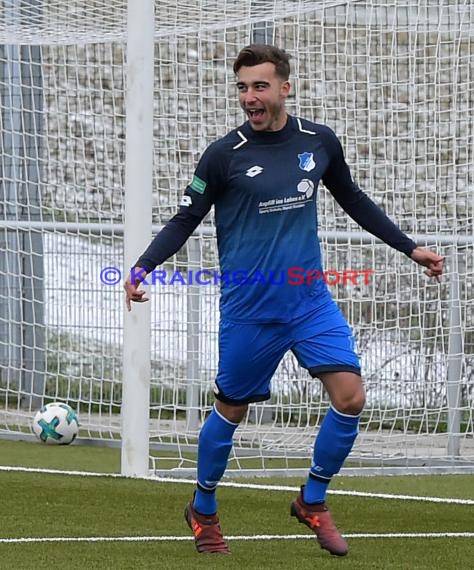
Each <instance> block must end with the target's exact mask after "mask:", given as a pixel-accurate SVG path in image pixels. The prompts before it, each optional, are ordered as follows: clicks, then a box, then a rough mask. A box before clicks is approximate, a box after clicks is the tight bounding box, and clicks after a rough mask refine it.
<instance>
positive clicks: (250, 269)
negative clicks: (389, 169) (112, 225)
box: [136, 116, 416, 323]
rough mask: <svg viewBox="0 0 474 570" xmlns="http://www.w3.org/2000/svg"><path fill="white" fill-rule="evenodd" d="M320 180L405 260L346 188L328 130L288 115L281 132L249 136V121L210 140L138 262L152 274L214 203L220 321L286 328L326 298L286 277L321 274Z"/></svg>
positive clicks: (401, 244)
mask: <svg viewBox="0 0 474 570" xmlns="http://www.w3.org/2000/svg"><path fill="white" fill-rule="evenodd" d="M320 181H322V182H323V183H324V185H325V186H326V187H327V188H328V189H329V191H330V192H331V193H332V195H333V196H334V198H335V199H336V201H337V202H338V203H339V204H340V205H341V206H342V208H343V209H344V210H345V211H346V212H347V213H348V214H349V215H350V216H351V217H352V218H353V219H354V220H355V221H356V222H357V223H359V224H360V225H361V226H362V227H363V228H364V229H366V230H367V231H369V232H370V233H372V234H373V235H375V236H376V237H378V238H380V239H381V240H383V241H384V242H385V243H387V244H388V245H390V246H391V247H393V248H395V249H397V250H398V251H401V252H403V253H405V254H406V255H410V253H411V252H412V251H413V249H414V248H415V247H416V244H415V243H414V242H413V241H412V240H411V239H410V238H408V237H407V236H406V235H405V234H404V233H403V232H401V231H400V229H399V228H398V227H397V226H396V225H395V224H394V223H393V222H392V221H391V220H390V219H389V218H388V217H387V216H386V215H385V214H384V212H383V211H382V210H381V209H380V208H379V207H378V206H377V205H376V204H375V203H374V202H372V200H370V198H368V196H367V195H366V194H364V192H362V191H361V190H360V188H359V187H358V186H357V185H356V184H355V183H354V181H353V180H352V177H351V174H350V171H349V168H348V166H347V164H346V161H345V159H344V154H343V151H342V148H341V145H340V142H339V140H338V138H337V137H336V135H335V134H334V133H333V131H332V130H331V129H329V128H328V127H326V126H324V125H320V124H316V123H312V122H309V121H306V120H303V119H299V118H296V117H292V116H289V117H288V121H287V124H286V126H285V127H284V128H283V129H282V130H280V131H276V132H269V131H265V132H257V131H254V130H253V129H252V128H251V127H250V125H249V123H248V122H247V123H245V124H243V125H242V126H241V127H239V128H237V129H235V130H233V131H231V132H230V133H228V134H227V135H226V136H224V137H223V138H222V139H219V140H218V141H216V142H214V143H213V144H211V145H210V146H209V147H208V148H207V149H206V151H205V152H204V153H203V155H202V157H201V159H200V161H199V163H198V165H197V168H196V170H195V173H194V177H193V179H192V181H191V182H190V184H189V185H188V186H187V188H186V190H185V194H184V196H183V200H182V203H181V206H180V209H179V212H178V213H177V215H176V216H175V217H174V218H172V219H171V220H170V222H168V224H167V225H166V226H165V227H164V228H163V230H162V231H161V232H160V233H159V234H158V235H157V236H156V237H155V239H154V240H153V241H152V243H151V244H150V246H149V247H148V249H147V250H146V252H145V253H144V254H143V255H142V256H141V257H140V259H139V260H138V261H137V262H136V266H137V267H145V268H147V270H149V271H151V270H153V269H154V268H155V267H156V266H157V265H159V264H161V263H163V261H165V260H166V259H168V258H169V257H170V256H171V255H173V254H174V253H176V251H178V250H179V248H180V247H181V246H182V245H183V244H184V242H185V241H186V239H187V238H188V237H189V236H190V235H191V233H192V232H193V231H194V229H195V228H196V227H197V226H198V224H199V223H200V222H201V220H202V219H203V218H204V217H205V216H206V214H207V213H208V212H209V210H210V208H211V207H212V206H213V205H214V208H215V221H216V232H217V246H218V252H219V264H220V275H221V276H222V277H221V279H220V284H221V301H220V310H221V315H222V316H224V317H225V318H227V319H229V320H233V321H235V322H247V323H253V322H288V321H290V320H291V319H293V318H296V317H299V316H301V315H303V314H305V313H308V312H310V311H313V310H315V309H317V308H318V307H323V306H324V304H326V303H327V302H328V296H329V293H328V289H327V286H326V284H325V283H324V281H323V280H322V279H306V278H304V279H303V280H301V279H294V278H293V279H292V278H291V275H295V268H298V271H297V273H298V275H301V274H302V275H304V276H306V275H307V274H308V272H315V271H319V272H321V273H323V268H322V262H321V251H320V244H319V239H318V235H317V227H318V219H317V208H316V195H317V192H316V191H317V188H318V185H319V182H320ZM313 275H314V273H313ZM295 281H296V283H295ZM301 281H302V282H301Z"/></svg>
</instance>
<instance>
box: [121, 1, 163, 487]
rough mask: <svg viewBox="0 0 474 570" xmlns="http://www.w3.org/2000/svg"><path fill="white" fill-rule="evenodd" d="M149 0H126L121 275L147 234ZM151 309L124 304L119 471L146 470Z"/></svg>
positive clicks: (150, 63) (144, 244)
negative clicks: (122, 261)
mask: <svg viewBox="0 0 474 570" xmlns="http://www.w3.org/2000/svg"><path fill="white" fill-rule="evenodd" d="M154 8H155V7H154V0H128V11H127V89H126V146H125V200H124V215H125V233H124V264H123V267H124V278H125V277H126V275H125V273H126V272H127V268H131V267H132V266H133V264H134V262H135V261H136V259H137V258H138V255H139V253H138V252H141V251H144V249H145V248H146V247H147V245H148V243H149V242H150V239H151V235H152V232H151V223H152V220H151V211H152V199H151V198H152V192H153V84H154V32H155V26H154V14H155V10H154ZM150 322H151V313H150V307H149V305H147V304H144V305H140V304H134V307H133V312H128V311H127V310H126V309H125V316H124V335H123V379H122V384H123V395H122V409H121V417H122V434H121V435H122V444H121V451H122V461H121V471H122V473H123V474H124V475H141V476H144V475H146V474H148V469H149V465H148V455H149V415H150V411H149V410H150V385H151V382H150V376H151V345H150V336H151V335H150V333H151V326H150Z"/></svg>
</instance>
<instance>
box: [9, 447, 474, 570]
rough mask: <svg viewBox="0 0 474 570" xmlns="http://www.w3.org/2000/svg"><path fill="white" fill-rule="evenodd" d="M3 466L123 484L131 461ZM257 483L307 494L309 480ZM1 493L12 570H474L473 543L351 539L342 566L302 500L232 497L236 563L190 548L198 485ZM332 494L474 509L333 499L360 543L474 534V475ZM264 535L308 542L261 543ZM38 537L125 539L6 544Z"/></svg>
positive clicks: (43, 483) (37, 478) (25, 455)
mask: <svg viewBox="0 0 474 570" xmlns="http://www.w3.org/2000/svg"><path fill="white" fill-rule="evenodd" d="M0 464H1V465H3V466H21V467H33V468H48V469H61V470H77V471H90V472H104V473H117V472H118V470H119V464H120V452H119V450H117V449H111V448H96V447H86V446H79V445H71V446H68V447H50V446H45V445H41V444H39V443H38V444H37V443H26V442H12V441H0ZM239 482H240V483H243V482H244V481H243V480H240V481H239ZM251 482H252V483H254V484H269V485H284V486H294V487H295V488H296V487H297V486H298V485H299V484H300V483H301V482H302V481H297V480H295V479H284V480H282V479H280V480H268V479H265V480H262V479H258V480H252V481H251ZM0 483H1V489H2V493H1V495H2V499H1V505H2V509H1V512H2V516H1V526H0V569H13V568H14V569H33V568H34V569H43V568H44V569H50V568H61V567H64V568H68V570H72V569H87V570H91V569H95V568H98V569H101V570H107V569H130V570H132V569H152V568H157V569H158V568H159V569H168V568H169V569H189V568H192V569H195V568H196V569H200V568H203V569H204V568H206V569H214V568H219V569H223V570H226V569H236V570H237V569H239V570H240V569H242V568H244V569H245V570H252V569H256V570H257V569H258V570H262V569H266V568H268V569H270V570H274V569H284V570H292V569H300V568H301V569H305V568H308V569H309V568H318V569H319V570H324V569H329V568H331V569H332V568H341V569H344V568H347V569H349V568H350V569H351V570H358V569H361V570H362V569H364V570H366V569H381V570H395V569H397V570H398V569H400V570H401V569H403V570H412V569H426V570H435V569H443V570H450V569H455V568H456V569H458V568H469V567H470V565H471V564H472V556H473V551H474V550H473V548H474V547H473V544H474V537H472V536H471V537H466V536H463V537H456V538H454V537H439V538H429V537H426V538H425V537H417V538H415V537H413V538H411V537H402V538H391V537H388V536H385V537H381V538H367V537H365V538H364V537H357V536H356V537H354V538H349V539H348V540H349V545H350V548H351V551H350V553H349V555H348V556H347V557H345V558H342V559H339V558H334V557H331V556H330V555H329V554H328V553H327V552H325V551H322V550H321V549H320V548H319V546H318V545H317V543H316V542H315V540H314V539H313V538H311V533H310V532H309V530H308V529H306V527H304V526H303V525H300V524H298V523H297V522H296V520H295V519H294V518H291V517H290V516H289V505H290V502H291V500H292V499H293V497H294V495H295V492H294V491H286V490H285V491H282V490H257V489H248V488H238V489H236V488H230V487H221V488H220V489H219V502H220V509H219V512H220V516H221V522H222V526H223V530H224V532H225V534H226V536H227V537H228V539H229V545H230V547H231V550H232V555H231V556H216V555H198V554H197V552H196V551H195V550H194V545H193V542H192V540H190V539H189V538H190V537H189V530H188V528H187V526H186V524H185V522H184V519H183V509H184V505H185V504H186V502H187V501H188V500H189V498H190V496H191V493H192V490H193V485H191V484H189V483H163V482H156V481H147V480H136V479H126V478H121V477H85V476H75V475H59V474H47V473H38V472H25V471H10V470H8V471H5V470H2V471H0ZM332 489H333V490H336V491H360V492H370V493H388V494H393V495H415V496H422V497H445V498H453V499H464V500H465V499H468V500H470V504H469V503H468V504H459V503H456V502H451V503H450V502H444V503H436V502H432V501H425V502H424V501H420V500H402V499H384V498H377V497H372V498H370V497H363V496H352V495H348V496H346V495H339V494H332V495H330V496H329V504H330V507H331V509H332V511H333V514H334V517H335V519H336V521H337V522H338V523H339V526H340V529H341V531H342V532H343V533H344V534H346V535H349V536H350V535H357V534H383V535H388V534H394V533H403V534H408V533H413V534H419V533H440V534H444V533H472V532H473V531H474V504H472V499H473V495H474V476H469V475H463V476H450V475H448V476H444V475H443V476H440V475H438V476H418V477H411V476H407V477H365V478H364V477H360V478H353V477H350V478H349V477H338V478H336V479H335V480H334V482H333V485H332ZM255 535H264V536H268V535H278V536H281V537H285V536H289V535H298V536H300V537H299V538H293V539H284V538H280V539H275V538H274V539H271V540H264V539H261V540H250V539H251V538H253V537H254V536H255ZM303 536H308V537H310V538H303ZM32 537H34V538H48V537H55V538H74V539H78V538H81V537H87V538H92V539H96V540H99V539H102V540H103V539H107V538H112V537H115V538H116V540H112V541H97V542H94V541H84V542H79V541H77V540H75V541H72V542H38V541H32V542H27V541H23V542H14V543H9V542H6V539H23V540H24V539H28V538H32ZM124 537H134V538H135V540H132V539H131V538H129V539H124ZM145 537H151V538H152V539H153V540H146V539H145ZM159 537H166V540H163V541H160V540H158V539H157V538H159ZM232 537H248V538H249V540H244V539H242V538H239V539H232ZM120 539H122V540H120Z"/></svg>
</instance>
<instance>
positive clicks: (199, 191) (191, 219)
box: [124, 145, 222, 311]
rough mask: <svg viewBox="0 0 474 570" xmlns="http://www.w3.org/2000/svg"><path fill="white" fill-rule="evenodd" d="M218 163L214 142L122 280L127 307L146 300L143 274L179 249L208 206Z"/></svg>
mask: <svg viewBox="0 0 474 570" xmlns="http://www.w3.org/2000/svg"><path fill="white" fill-rule="evenodd" d="M221 163H222V161H221V160H220V157H219V154H218V153H217V152H216V149H215V145H211V146H210V147H209V148H208V149H207V150H206V151H205V152H204V154H203V155H202V157H201V160H200V161H199V164H198V166H197V168H196V171H195V174H194V176H193V179H192V181H191V182H190V184H188V186H187V187H186V190H185V192H184V196H183V199H182V201H181V204H180V208H179V211H178V213H177V214H176V215H175V216H173V218H171V220H169V222H168V223H167V224H166V225H165V227H164V228H163V229H162V230H161V231H160V232H159V233H158V234H157V235H156V236H155V238H154V239H153V240H152V242H151V243H150V245H149V246H148V247H147V249H146V250H145V252H144V253H143V254H142V255H141V256H140V257H139V259H138V260H137V261H136V263H135V264H134V266H133V268H132V269H131V271H130V274H129V275H128V277H127V279H126V280H125V283H124V289H125V293H126V297H125V302H126V305H127V309H128V310H129V311H130V310H131V304H132V301H133V302H135V303H143V302H145V301H148V298H147V297H145V292H144V291H143V290H141V289H139V287H140V283H141V282H142V281H143V280H144V279H145V277H146V276H147V274H148V273H150V272H151V271H153V270H154V269H155V267H157V266H158V265H161V264H162V263H163V262H164V261H166V260H167V259H169V258H170V257H171V256H173V255H174V254H175V253H177V252H178V251H179V250H180V249H181V247H182V246H183V245H184V244H185V243H186V241H187V239H188V238H189V236H190V235H191V234H192V233H193V231H194V230H195V229H196V228H197V226H198V225H199V224H200V223H201V221H202V220H203V218H204V217H205V216H206V215H207V213H208V212H209V210H210V209H211V206H212V204H213V203H214V200H215V194H216V190H215V189H216V188H219V187H221V184H222V178H221V176H222V168H221Z"/></svg>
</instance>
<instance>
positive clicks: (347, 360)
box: [215, 301, 360, 405]
mask: <svg viewBox="0 0 474 570" xmlns="http://www.w3.org/2000/svg"><path fill="white" fill-rule="evenodd" d="M289 350H291V351H292V352H293V354H294V355H295V356H296V358H297V360H298V362H299V364H300V366H302V367H303V368H306V369H307V370H308V371H309V373H310V374H311V376H313V377H315V376H318V374H320V373H322V372H354V373H355V374H359V375H360V360H359V356H358V355H357V354H356V352H355V342H354V337H353V334H352V331H351V329H350V328H349V325H348V324H347V322H346V320H345V318H344V316H343V314H342V313H341V311H340V309H339V307H338V306H337V305H336V303H335V302H334V301H332V302H331V303H330V304H329V305H326V306H325V307H324V311H321V310H320V309H319V310H318V311H315V312H313V313H309V314H306V315H304V316H302V317H298V318H297V319H294V320H293V321H291V322H289V323H261V324H242V323H234V322H231V321H228V320H225V319H222V320H221V322H220V327H219V370H218V373H217V378H216V387H215V395H216V398H217V399H218V400H221V401H223V402H225V403H228V404H235V405H239V404H247V403H250V402H262V401H264V400H268V399H269V398H270V382H271V379H272V376H273V374H274V373H275V370H276V369H277V367H278V365H279V363H280V361H281V360H282V358H283V356H284V355H285V353H286V352H288V351H289Z"/></svg>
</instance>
